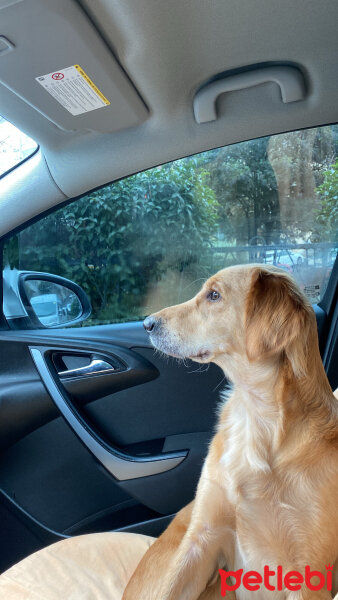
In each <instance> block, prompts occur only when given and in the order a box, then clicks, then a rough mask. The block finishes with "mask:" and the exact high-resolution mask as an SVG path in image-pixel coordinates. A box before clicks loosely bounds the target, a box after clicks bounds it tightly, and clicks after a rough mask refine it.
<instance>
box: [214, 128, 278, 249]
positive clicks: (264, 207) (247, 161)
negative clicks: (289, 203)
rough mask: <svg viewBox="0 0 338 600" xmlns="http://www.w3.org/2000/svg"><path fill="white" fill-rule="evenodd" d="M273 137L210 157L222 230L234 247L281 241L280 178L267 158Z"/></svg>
mask: <svg viewBox="0 0 338 600" xmlns="http://www.w3.org/2000/svg"><path fill="white" fill-rule="evenodd" d="M268 142H269V138H261V139H257V140H252V141H250V142H244V143H242V144H235V145H233V146H229V147H225V148H219V149H217V150H214V151H213V152H212V153H209V154H207V155H206V156H208V159H209V164H208V168H209V170H210V175H211V179H212V186H213V189H214V190H215V193H216V197H217V200H218V202H219V206H220V208H219V221H220V222H219V225H220V230H221V231H222V232H223V234H224V235H225V236H226V237H227V238H228V240H229V241H230V242H231V243H233V244H239V245H241V244H247V243H250V240H251V243H252V244H255V243H256V241H257V238H259V237H264V241H265V242H266V243H270V242H272V241H277V240H278V236H279V233H280V229H281V227H280V221H279V204H278V194H277V184H276V179H275V176H274V173H273V170H272V167H271V165H270V163H269V160H268V156H267V146H268Z"/></svg>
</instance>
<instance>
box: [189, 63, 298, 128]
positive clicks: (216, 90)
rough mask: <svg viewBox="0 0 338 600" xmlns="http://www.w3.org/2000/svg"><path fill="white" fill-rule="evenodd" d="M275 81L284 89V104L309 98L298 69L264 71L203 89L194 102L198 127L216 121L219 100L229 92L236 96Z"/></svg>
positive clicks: (217, 81) (226, 80)
mask: <svg viewBox="0 0 338 600" xmlns="http://www.w3.org/2000/svg"><path fill="white" fill-rule="evenodd" d="M270 81H273V82H274V83H277V84H278V85H279V87H280V90H281V94H282V100H283V102H297V101H298V100H303V99H304V97H305V85H304V78H303V75H302V74H301V72H300V71H299V70H298V69H296V68H295V67H283V66H275V67H262V68H260V69H256V70H254V71H247V72H245V73H237V74H236V75H229V76H228V77H224V78H222V79H218V80H216V81H213V82H212V83H209V84H207V85H205V86H204V87H202V88H201V89H200V90H199V91H198V92H197V93H196V95H195V98H194V115H195V119H196V121H197V123H208V122H209V121H216V119H217V114H216V100H217V98H218V96H220V95H221V94H224V93H225V92H234V91H237V90H243V89H245V88H250V87H254V86H256V85H261V84H262V83H267V82H270Z"/></svg>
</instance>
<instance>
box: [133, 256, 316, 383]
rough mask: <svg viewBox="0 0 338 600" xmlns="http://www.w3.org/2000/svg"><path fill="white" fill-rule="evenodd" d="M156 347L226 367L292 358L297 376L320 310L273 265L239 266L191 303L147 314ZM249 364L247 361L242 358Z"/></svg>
mask: <svg viewBox="0 0 338 600" xmlns="http://www.w3.org/2000/svg"><path fill="white" fill-rule="evenodd" d="M144 327H145V329H146V330H147V331H148V333H149V335H150V339H151V341H152V343H153V345H154V346H155V348H157V349H159V350H161V351H162V352H165V353H166V354H169V355H171V356H175V357H177V358H191V359H192V360H194V361H197V362H200V363H208V362H215V363H216V364H220V365H221V366H223V367H224V366H225V365H226V362H227V360H228V361H230V360H231V357H233V356H237V357H239V358H240V359H241V360H242V361H243V360H245V361H248V362H249V363H260V364H261V363H262V362H263V363H264V361H265V362H266V361H268V360H271V359H278V357H283V358H284V357H287V358H288V359H289V361H290V363H291V366H292V368H293V370H294V372H295V375H296V376H301V375H303V374H304V373H305V370H306V352H307V345H308V336H309V331H310V330H311V328H312V330H315V329H316V325H315V318H314V313H313V310H312V308H311V306H310V305H309V303H308V301H307V300H306V298H305V296H304V295H303V294H302V292H301V291H300V290H299V288H298V287H297V285H296V283H295V282H294V281H293V279H292V278H291V277H289V276H288V275H287V274H286V273H284V271H282V270H280V269H277V268H275V267H270V266H260V265H245V266H234V267H229V268H227V269H224V270H222V271H219V272H218V273H216V275H214V276H213V277H211V278H210V279H208V280H207V281H206V283H205V284H204V285H203V287H202V289H201V291H200V292H199V293H198V294H197V295H196V296H195V297H194V298H192V299H191V300H189V301H188V302H184V303H183V304H178V305H176V306H171V307H169V308H165V309H164V310H161V311H159V312H157V313H155V314H153V315H150V316H149V317H147V318H146V319H145V321H144ZM242 364H243V366H244V364H245V363H242Z"/></svg>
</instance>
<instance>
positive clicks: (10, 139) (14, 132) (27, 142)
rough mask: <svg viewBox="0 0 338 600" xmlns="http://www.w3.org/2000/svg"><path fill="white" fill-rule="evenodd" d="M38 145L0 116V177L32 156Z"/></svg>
mask: <svg viewBox="0 0 338 600" xmlns="http://www.w3.org/2000/svg"><path fill="white" fill-rule="evenodd" d="M37 147H38V145H37V143H36V142H34V140H32V139H31V138H30V137H28V135H26V134H25V133H23V132H22V131H20V129H18V128H17V127H14V125H12V123H9V122H8V121H6V119H4V118H3V117H1V116H0V177H1V176H2V175H4V174H5V173H7V171H10V170H11V169H12V168H13V167H15V166H16V165H18V164H19V163H21V162H22V161H23V160H25V158H27V157H28V156H30V155H31V154H33V152H35V150H36V149H37Z"/></svg>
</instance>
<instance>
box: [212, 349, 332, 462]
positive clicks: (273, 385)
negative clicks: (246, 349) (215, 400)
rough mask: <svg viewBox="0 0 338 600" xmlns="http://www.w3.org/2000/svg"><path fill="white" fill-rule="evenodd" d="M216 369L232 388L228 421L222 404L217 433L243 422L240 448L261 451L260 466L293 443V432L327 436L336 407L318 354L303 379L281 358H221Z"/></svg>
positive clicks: (226, 409) (285, 359) (238, 355)
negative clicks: (249, 447) (290, 441)
mask: <svg viewBox="0 0 338 600" xmlns="http://www.w3.org/2000/svg"><path fill="white" fill-rule="evenodd" d="M217 364H218V365H219V366H220V367H221V368H222V369H223V372H224V373H225V375H226V377H227V378H228V379H230V381H231V382H232V391H231V396H230V398H229V399H230V400H231V403H230V405H229V409H230V407H232V409H231V412H232V413H233V415H232V417H231V418H230V420H229V411H228V408H227V403H225V406H224V409H223V411H222V412H221V414H220V421H219V428H220V429H221V430H222V428H223V427H224V428H225V429H228V423H229V422H230V421H232V422H233V424H235V422H236V419H242V420H243V424H244V423H245V435H243V444H244V445H245V444H247V445H250V446H251V447H254V448H256V449H257V448H259V447H261V448H264V461H261V464H263V462H264V463H265V466H267V464H268V463H269V464H270V465H271V464H272V462H273V461H274V458H273V457H274V456H276V455H277V453H278V452H279V450H280V449H281V447H282V444H283V443H284V442H285V443H286V442H287V440H290V439H291V438H292V439H293V437H294V433H295V430H297V431H298V433H299V432H301V431H304V430H305V429H306V428H307V429H308V430H310V428H311V430H312V434H313V435H315V432H317V434H318V436H323V435H324V434H325V431H326V430H327V431H330V427H331V426H330V421H332V419H333V418H334V417H333V412H335V413H337V403H336V404H335V405H333V404H332V400H334V398H333V395H332V392H331V389H330V386H329V383H328V380H327V377H326V374H325V371H324V368H323V365H322V362H321V358H320V355H319V352H318V356H317V357H316V365H315V364H312V363H311V364H309V365H308V373H307V375H306V376H304V377H302V378H301V379H299V378H298V377H297V376H296V375H295V373H294V372H293V369H292V365H291V364H290V362H289V361H288V359H287V358H286V357H285V356H284V357H283V356H279V357H274V358H270V359H269V360H265V361H264V362H260V363H251V362H249V361H248V359H247V358H246V357H245V356H243V355H242V354H237V355H236V354H231V355H227V356H224V357H219V358H218V360H217ZM244 413H245V416H243V414H244ZM243 433H244V432H243ZM309 439H311V437H310V438H309ZM257 458H258V457H257ZM257 464H259V461H257Z"/></svg>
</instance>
